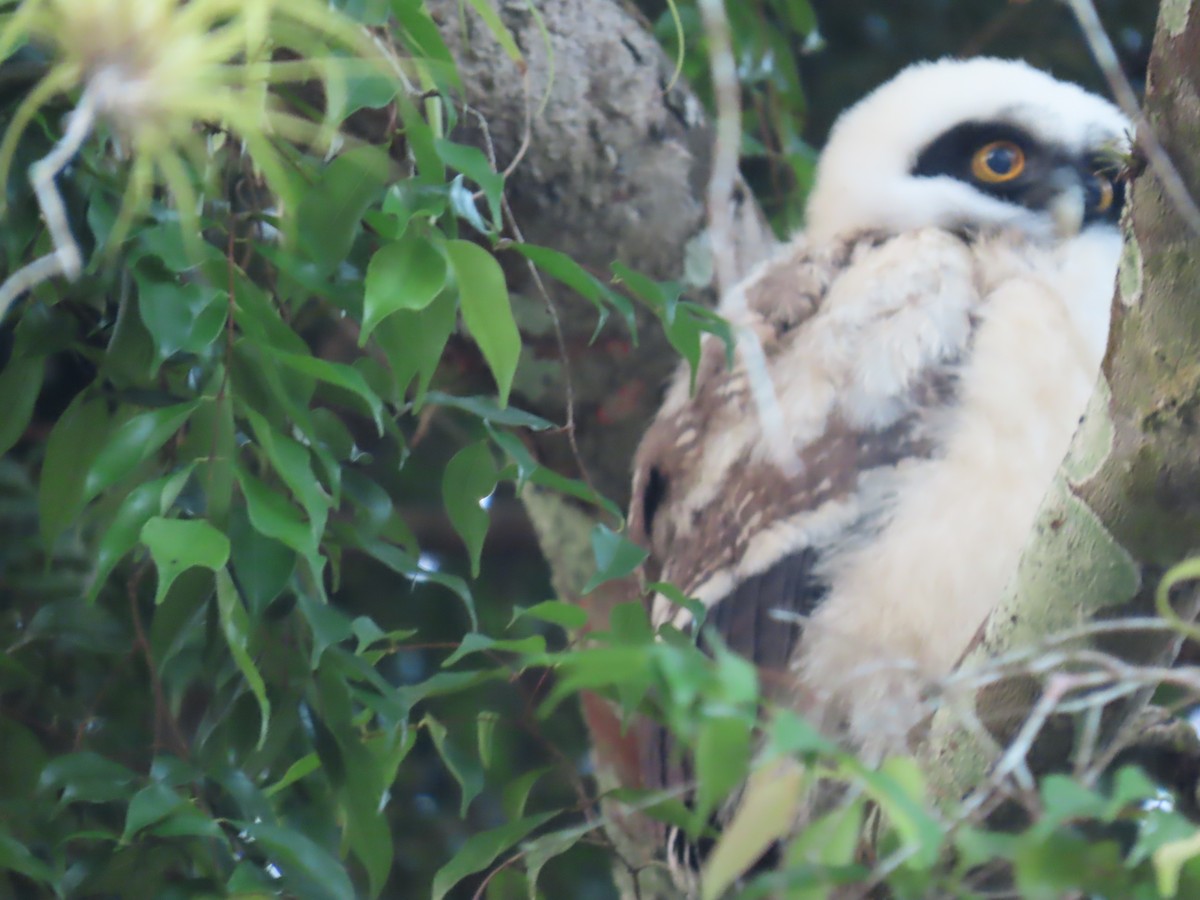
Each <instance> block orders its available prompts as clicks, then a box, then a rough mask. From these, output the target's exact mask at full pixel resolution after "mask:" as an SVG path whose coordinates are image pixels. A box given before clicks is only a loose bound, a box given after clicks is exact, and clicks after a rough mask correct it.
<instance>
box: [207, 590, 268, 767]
mask: <svg viewBox="0 0 1200 900" xmlns="http://www.w3.org/2000/svg"><path fill="white" fill-rule="evenodd" d="M217 610H218V612H219V614H220V617H221V631H222V632H223V633H224V634H225V643H226V645H228V647H229V653H230V655H231V656H232V657H233V661H234V662H235V663H236V664H237V667H238V670H239V671H240V672H241V673H242V676H243V677H244V678H245V679H246V683H247V684H248V685H249V686H250V693H252V694H253V695H254V699H255V700H256V701H258V713H259V722H260V724H259V729H258V744H257V746H256V749H258V750H261V749H262V747H263V744H265V743H266V742H267V728H268V727H269V725H270V722H271V701H270V700H268V699H267V686H266V685H265V684H264V683H263V679H262V675H260V674H259V672H258V668H257V667H256V666H255V665H254V660H253V659H251V658H250V652H249V650H248V648H249V646H250V617H249V616H248V615H246V609H245V607H243V606H242V601H241V598H240V597H238V593H237V588H235V587H234V586H233V579H232V578H230V577H229V572H227V571H226V570H225V569H221V570H219V571H218V572H217Z"/></svg>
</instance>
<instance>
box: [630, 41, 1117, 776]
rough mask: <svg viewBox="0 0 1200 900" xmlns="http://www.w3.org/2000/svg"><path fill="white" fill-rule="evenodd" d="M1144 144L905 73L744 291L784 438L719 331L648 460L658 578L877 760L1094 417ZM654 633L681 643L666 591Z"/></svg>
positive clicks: (915, 71)
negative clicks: (1135, 168)
mask: <svg viewBox="0 0 1200 900" xmlns="http://www.w3.org/2000/svg"><path fill="white" fill-rule="evenodd" d="M1128 127H1129V126H1128V123H1127V121H1126V119H1125V118H1124V117H1123V116H1122V114H1121V113H1120V112H1119V111H1118V110H1117V109H1116V108H1115V107H1114V106H1112V105H1111V104H1110V103H1108V102H1107V101H1105V100H1103V99H1101V98H1100V97H1097V96H1094V95H1092V94H1090V93H1088V92H1086V91H1085V90H1083V89H1082V88H1079V87H1077V86H1076V85H1073V84H1067V83H1064V82H1062V81H1058V80H1056V79H1054V78H1052V77H1051V76H1049V75H1047V74H1045V73H1043V72H1040V71H1037V70H1035V69H1033V68H1031V67H1029V66H1028V65H1026V64H1024V63H1022V62H1015V61H1006V60H999V59H973V60H969V61H960V60H942V61H939V62H933V63H923V64H919V65H915V66H912V67H910V68H908V69H905V70H904V71H902V72H901V73H900V74H899V75H897V76H896V77H895V78H894V79H892V80H891V81H889V82H888V83H886V84H884V85H883V86H882V87H879V88H878V89H876V90H875V91H874V92H873V93H871V94H869V95H868V96H867V97H866V98H864V99H863V100H862V101H860V102H859V103H858V104H857V105H855V106H854V107H852V108H851V109H850V110H849V111H847V112H846V113H844V114H843V115H842V117H841V118H840V119H839V120H838V122H837V123H836V125H835V126H834V128H833V131H832V133H831V135H830V138H829V141H828V144H827V146H826V147H825V150H824V152H823V154H822V156H821V159H820V163H819V165H818V168H817V176H816V184H815V187H814V189H813V192H812V195H811V199H810V201H809V204H808V214H807V225H806V228H805V231H804V232H803V234H801V235H800V236H799V237H797V238H795V239H794V240H793V241H792V242H791V243H790V244H788V245H787V246H786V247H785V248H783V250H782V251H781V252H780V254H779V255H778V256H777V257H776V258H775V259H773V260H772V261H770V262H768V263H766V264H765V265H763V266H762V267H760V268H759V269H758V270H757V271H756V272H754V273H753V274H751V275H750V276H749V277H748V278H747V279H746V280H745V281H744V282H743V283H742V284H741V285H740V286H739V288H738V293H739V294H740V295H741V297H743V298H744V303H745V307H746V308H747V310H748V312H746V313H739V314H740V315H741V316H742V321H741V324H744V325H746V326H748V327H749V328H750V329H752V330H753V331H754V332H755V333H756V334H757V335H758V339H759V341H760V343H761V345H762V349H763V351H764V354H765V357H766V362H767V366H766V368H767V374H768V376H769V381H770V387H771V389H772V391H773V393H774V396H775V398H776V399H777V401H778V410H777V412H776V413H775V415H777V417H778V419H779V421H775V422H772V423H770V426H771V432H772V434H773V435H775V437H773V436H772V434H768V432H767V428H766V427H765V425H764V416H763V415H762V414H761V413H759V412H758V411H757V409H756V405H755V403H754V401H753V399H752V389H751V385H750V382H749V376H748V374H747V370H746V368H745V366H744V365H743V362H742V354H741V353H739V354H738V359H737V363H736V364H735V365H734V367H733V368H732V369H729V368H727V367H726V364H725V351H724V347H723V346H722V344H721V342H720V341H719V340H716V339H711V338H710V339H707V340H708V342H707V344H706V345H705V346H704V349H703V354H702V360H701V363H700V365H699V368H698V372H697V377H696V384H695V390H694V392H692V391H689V378H688V373H687V372H686V370H681V371H680V372H679V373H678V374H677V375H676V377H675V379H674V381H673V383H672V384H671V386H670V388H669V390H668V392H667V395H666V399H665V401H664V403H663V406H662V409H661V410H660V412H659V413H658V415H657V417H656V419H655V420H654V422H653V424H652V426H651V427H650V429H649V431H648V433H647V434H646V436H645V438H644V440H643V441H642V444H641V446H640V449H639V450H638V453H637V456H636V460H635V474H634V480H633V501H632V508H631V512H630V527H631V530H632V532H633V535H634V537H635V539H636V540H638V541H640V542H641V543H642V544H643V545H644V546H645V547H646V548H647V549H648V550H649V552H650V556H649V559H648V561H647V563H646V573H645V574H646V577H647V579H648V580H650V581H669V582H673V583H674V584H675V585H677V586H678V587H679V588H681V589H682V590H683V591H684V593H686V594H687V595H689V596H691V597H696V598H698V599H699V600H700V601H702V602H703V603H704V605H705V606H706V607H707V608H708V610H709V612H708V623H709V626H710V627H713V628H715V629H716V631H717V632H719V634H720V636H721V638H722V639H723V640H724V641H725V643H726V644H727V645H729V646H730V647H732V648H733V649H734V650H735V651H737V652H739V653H741V654H742V655H744V656H746V657H747V658H749V659H751V660H753V661H754V662H755V663H756V664H757V665H758V666H759V667H760V669H761V670H762V671H763V672H764V679H763V680H764V684H765V685H767V686H768V688H769V689H770V690H772V691H773V692H774V693H775V695H776V696H777V697H778V698H780V699H783V700H785V701H786V702H788V703H789V704H790V705H792V706H793V707H794V708H796V709H798V710H800V711H801V712H804V713H806V714H807V715H809V716H810V718H812V719H813V720H814V721H815V722H817V723H818V724H820V725H821V726H822V727H824V728H825V729H826V730H827V731H828V732H830V733H832V734H834V735H836V736H838V737H840V738H841V739H842V740H843V741H844V742H845V743H846V744H847V745H849V746H851V747H853V748H855V749H856V750H858V751H859V752H861V753H864V754H866V755H867V756H868V757H872V756H878V755H880V754H883V753H886V752H893V751H896V750H903V749H904V747H905V745H906V740H907V738H908V736H909V734H910V732H911V729H912V728H913V726H914V725H915V724H916V723H917V722H918V721H920V719H921V718H923V716H924V714H925V712H926V711H927V710H926V709H925V708H924V707H923V705H922V697H923V696H924V694H925V691H926V689H927V688H928V687H929V686H931V685H933V684H935V683H936V682H937V681H938V679H939V678H941V677H943V676H945V675H946V674H947V673H948V672H950V671H951V670H952V668H953V667H954V665H955V663H956V662H957V660H958V659H959V658H960V657H961V655H962V653H963V651H964V649H965V648H966V647H967V645H968V644H969V642H970V641H971V639H972V637H973V636H974V635H975V634H976V632H977V630H978V629H979V628H980V626H981V625H982V624H983V622H984V620H985V619H986V618H987V616H988V613H989V612H990V611H991V610H992V608H993V607H994V605H995V604H996V603H997V601H998V600H999V599H1000V597H1001V593H1002V591H1003V589H1004V587H1005V583H1006V581H1007V580H1008V579H1009V578H1010V576H1011V575H1012V574H1013V572H1014V571H1015V568H1016V565H1017V563H1018V560H1019V556H1020V551H1021V548H1022V545H1023V543H1024V541H1025V539H1026V537H1027V535H1028V533H1029V531H1030V529H1031V526H1032V523H1033V520H1034V515H1035V513H1036V511H1037V508H1038V505H1039V502H1040V501H1041V499H1042V496H1043V494H1044V493H1045V492H1046V489H1047V488H1048V486H1049V484H1050V481H1051V478H1052V476H1053V474H1054V472H1055V470H1056V468H1057V467H1058V465H1059V463H1060V461H1061V460H1062V458H1063V456H1064V454H1065V452H1066V450H1067V446H1068V443H1069V441H1070V438H1071V435H1072V433H1073V432H1074V431H1075V428H1076V426H1077V425H1078V423H1079V419H1080V416H1081V414H1082V413H1083V410H1084V405H1085V402H1086V400H1087V399H1088V396H1089V394H1090V392H1091V389H1092V387H1093V384H1094V383H1095V381H1096V378H1097V374H1098V371H1099V366H1100V360H1101V357H1102V355H1103V353H1104V349H1105V344H1106V340H1107V335H1108V325H1109V315H1110V304H1111V300H1112V297H1113V283H1114V277H1115V274H1116V269H1117V261H1118V256H1119V252H1120V245H1121V238H1120V234H1119V229H1118V216H1119V214H1120V210H1121V205H1122V201H1123V194H1124V191H1123V187H1122V185H1121V183H1120V182H1118V181H1117V180H1116V178H1115V175H1116V171H1117V169H1118V167H1119V162H1118V159H1119V156H1120V154H1121V153H1122V152H1123V151H1124V150H1125V149H1126V147H1127V140H1128V138H1127V129H1128ZM740 302H741V301H739V303H740ZM722 308H723V309H724V310H725V311H726V312H729V313H731V314H733V313H736V312H737V308H736V307H734V306H733V305H732V304H730V303H729V302H728V301H727V302H726V303H723V305H722ZM780 433H782V435H783V436H784V441H783V446H782V447H781V446H780V441H779V440H778V437H777V436H778V435H779V434H780ZM652 616H653V619H654V620H655V622H656V623H658V624H661V623H664V622H668V621H669V622H673V623H674V624H675V625H677V626H679V627H682V628H687V627H689V624H690V616H689V614H688V613H687V611H686V610H683V609H681V608H680V607H677V606H675V605H673V604H672V603H670V602H669V601H667V600H666V599H665V598H663V597H657V598H655V600H654V601H653V610H652ZM642 755H643V760H642V763H643V774H644V776H645V779H646V782H647V783H648V784H649V785H651V786H655V785H660V784H668V783H675V782H677V781H678V780H679V778H680V777H682V776H681V773H680V771H679V770H678V767H679V766H680V765H681V764H682V765H684V766H685V767H686V759H684V760H683V761H682V763H681V757H680V754H678V753H675V752H672V750H671V748H670V746H669V740H668V738H667V736H666V734H665V733H663V732H662V731H656V732H655V733H654V734H653V735H652V736H650V737H648V738H647V740H646V741H645V742H644V746H643V748H642ZM683 774H686V772H685V773H683Z"/></svg>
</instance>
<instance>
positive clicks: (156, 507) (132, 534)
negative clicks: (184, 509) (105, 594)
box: [88, 477, 172, 603]
mask: <svg viewBox="0 0 1200 900" xmlns="http://www.w3.org/2000/svg"><path fill="white" fill-rule="evenodd" d="M170 481H172V479H171V478H169V477H168V478H156V479H155V480H154V481H149V482H146V483H145V484H139V485H138V486H137V487H135V488H134V489H133V490H132V491H130V492H129V494H128V495H127V496H126V497H125V499H124V500H123V501H122V502H121V505H120V506H119V507H118V508H117V513H116V515H115V516H113V519H112V522H111V523H110V524H109V526H108V528H107V530H105V532H104V534H103V536H101V538H100V544H99V546H98V547H97V548H96V560H95V564H94V565H93V567H92V583H91V585H90V586H89V588H88V602H89V603H94V602H95V600H96V596H97V595H98V594H99V593H100V589H101V588H102V587H104V583H105V581H107V580H108V576H109V574H110V573H111V572H112V570H113V568H114V567H115V566H116V564H117V563H118V562H120V561H121V559H122V558H123V557H124V556H125V554H127V553H128V552H129V551H131V550H132V549H133V548H134V547H136V546H137V545H138V542H139V541H140V540H141V533H142V526H144V525H145V524H146V523H147V522H148V521H150V519H151V517H153V516H156V515H158V514H160V513H162V512H164V510H163V509H162V496H163V489H164V488H165V487H166V485H167V483H168V482H170Z"/></svg>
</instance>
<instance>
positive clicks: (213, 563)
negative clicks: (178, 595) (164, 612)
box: [142, 516, 229, 604]
mask: <svg viewBox="0 0 1200 900" xmlns="http://www.w3.org/2000/svg"><path fill="white" fill-rule="evenodd" d="M142 543H143V544H145V545H146V546H147V547H148V548H149V550H150V556H151V558H152V559H153V560H154V567H155V569H157V571H158V589H157V590H156V591H155V594H154V602H155V604H159V603H162V601H163V598H164V597H166V596H167V591H168V590H170V588H171V585H172V584H173V583H174V582H175V579H176V578H178V577H179V576H180V575H181V574H183V573H184V572H185V571H187V570H188V569H190V568H192V567H193V566H200V567H202V568H205V569H211V570H212V571H214V572H215V571H216V570H218V569H221V568H223V567H224V566H225V563H226V562H228V561H229V538H227V537H226V536H225V535H223V534H222V533H221V532H219V531H217V529H215V528H213V527H212V526H211V525H209V524H208V523H207V522H205V521H203V520H201V519H164V518H162V517H160V516H155V517H154V518H151V519H149V520H147V522H146V524H145V525H143V526H142Z"/></svg>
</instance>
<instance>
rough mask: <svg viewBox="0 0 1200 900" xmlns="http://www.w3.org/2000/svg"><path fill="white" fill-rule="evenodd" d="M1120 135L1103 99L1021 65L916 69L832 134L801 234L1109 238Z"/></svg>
mask: <svg viewBox="0 0 1200 900" xmlns="http://www.w3.org/2000/svg"><path fill="white" fill-rule="evenodd" d="M1128 132H1129V122H1128V120H1127V119H1126V118H1125V116H1124V115H1123V114H1122V113H1121V112H1120V110H1118V109H1117V108H1116V107H1115V106H1113V105H1112V104H1111V103H1109V102H1108V101H1107V100H1105V99H1103V98H1101V97H1098V96H1096V95H1095V94H1091V93H1089V92H1088V91H1085V90H1084V89H1083V88H1081V87H1079V86H1078V85H1075V84H1070V83H1067V82H1064V81H1058V80H1057V79H1055V78H1052V77H1051V76H1050V75H1047V74H1046V73H1045V72H1041V71H1039V70H1037V69H1034V68H1032V67H1031V66H1029V65H1027V64H1026V63H1024V62H1019V61H1015V60H1001V59H987V58H980V59H971V60H955V59H943V60H940V61H937V62H926V63H919V64H917V65H913V66H910V67H909V68H907V69H904V70H903V71H902V72H900V74H898V75H897V76H896V77H895V78H893V79H892V80H891V81H889V82H887V83H885V84H883V85H881V86H880V87H878V88H876V89H875V90H874V91H872V92H871V93H870V94H868V95H867V96H866V97H864V98H863V99H862V100H860V101H859V102H858V103H857V104H856V105H854V106H853V107H851V108H850V109H849V110H847V111H846V112H845V113H843V114H842V116H841V117H840V118H839V119H838V121H837V122H836V123H835V124H834V127H833V130H832V132H831V133H830V136H829V141H828V143H827V144H826V146H825V150H824V152H823V153H822V155H821V160H820V163H819V164H818V167H817V177H816V183H815V185H814V187H813V191H812V194H811V197H810V199H809V204H808V213H807V224H806V229H805V230H806V232H807V233H808V234H809V235H810V236H812V237H815V238H818V239H828V238H832V237H837V236H846V235H850V234H853V233H856V232H865V231H877V232H884V233H898V232H901V231H907V230H910V229H914V228H921V227H926V226H937V227H941V228H947V229H951V230H956V231H963V232H987V231H989V230H1003V229H1010V230H1012V229H1015V230H1018V231H1020V232H1023V233H1025V234H1027V235H1028V236H1029V237H1030V238H1031V239H1036V240H1047V241H1053V240H1061V239H1063V238H1066V237H1070V236H1072V235H1074V234H1077V233H1079V232H1080V231H1081V230H1082V229H1086V228H1089V227H1092V226H1097V227H1104V228H1115V226H1116V222H1117V218H1118V216H1119V213H1120V208H1121V203H1122V200H1123V186H1122V185H1121V184H1120V183H1119V182H1118V181H1117V180H1116V178H1115V175H1116V173H1117V171H1118V169H1119V166H1120V164H1119V161H1118V160H1119V158H1120V155H1121V154H1122V153H1124V152H1125V151H1126V150H1127V149H1128Z"/></svg>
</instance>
